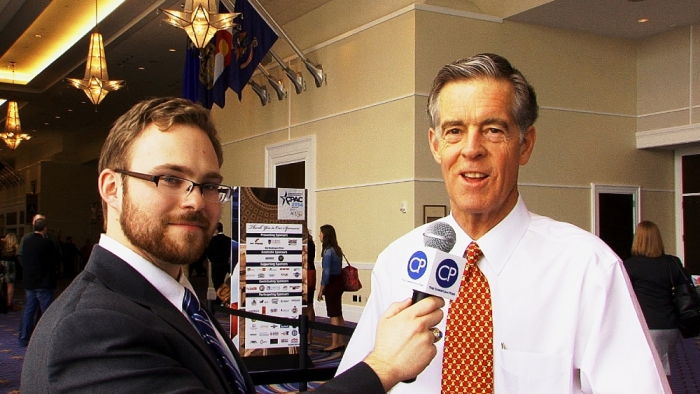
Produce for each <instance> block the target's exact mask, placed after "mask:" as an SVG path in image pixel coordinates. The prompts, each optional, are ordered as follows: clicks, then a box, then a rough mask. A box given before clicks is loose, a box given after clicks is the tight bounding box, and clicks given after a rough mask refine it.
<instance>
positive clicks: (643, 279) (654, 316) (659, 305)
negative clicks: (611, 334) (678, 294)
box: [625, 220, 688, 376]
mask: <svg viewBox="0 0 700 394" xmlns="http://www.w3.org/2000/svg"><path fill="white" fill-rule="evenodd" d="M681 267H682V265H681V261H680V259H679V258H678V257H676V256H673V255H669V254H664V243H663V240H662V239H661V232H660V231H659V227H658V226H657V225H656V224H655V223H654V222H651V221H648V220H642V221H641V222H639V224H637V228H636V230H635V232H634V240H633V241H632V257H630V258H629V259H627V260H625V269H626V270H627V275H629V277H630V281H631V282H632V287H633V288H634V293H635V294H636V295H637V300H638V301H639V305H640V306H641V307H642V313H643V314H644V320H646V322H647V326H648V327H649V333H650V334H651V339H652V340H653V341H654V346H656V351H657V352H658V353H659V357H660V358H661V363H662V364H663V366H664V372H666V375H667V376H668V375H671V368H670V366H669V363H668V359H669V357H670V356H671V355H672V354H673V351H674V350H675V348H676V342H678V338H679V337H680V333H679V331H678V324H677V323H676V315H675V312H674V306H673V287H674V284H676V283H678V284H680V283H687V282H688V280H687V276H686V275H685V274H684V273H683V271H682V268H681Z"/></svg>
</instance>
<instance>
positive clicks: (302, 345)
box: [299, 314, 309, 391]
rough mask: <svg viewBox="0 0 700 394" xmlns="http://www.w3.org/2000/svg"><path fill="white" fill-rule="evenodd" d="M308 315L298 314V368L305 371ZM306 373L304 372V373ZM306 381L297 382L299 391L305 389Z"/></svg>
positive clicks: (307, 347) (307, 351)
mask: <svg viewBox="0 0 700 394" xmlns="http://www.w3.org/2000/svg"><path fill="white" fill-rule="evenodd" d="M308 337H309V316H307V315H306V314H301V315H299V369H301V370H303V371H304V372H306V369H307V368H308V366H307V365H306V359H307V357H308V355H309V342H308V340H309V338H308ZM304 375H306V374H304ZM306 389H307V386H306V381H304V382H299V391H306Z"/></svg>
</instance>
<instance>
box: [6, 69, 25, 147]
mask: <svg viewBox="0 0 700 394" xmlns="http://www.w3.org/2000/svg"><path fill="white" fill-rule="evenodd" d="M11 64H12V83H13V84H14V83H15V63H14V62H13V63H11ZM0 138H1V139H2V140H3V141H5V143H6V144H7V146H8V147H9V148H10V149H12V150H15V149H17V147H18V146H19V144H20V142H22V141H25V140H28V139H30V138H32V136H31V135H29V134H24V133H22V126H21V125H20V123H19V107H18V106H17V102H16V101H8V102H7V118H5V132H4V133H0Z"/></svg>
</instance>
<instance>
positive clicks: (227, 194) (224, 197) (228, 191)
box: [113, 169, 233, 203]
mask: <svg viewBox="0 0 700 394" xmlns="http://www.w3.org/2000/svg"><path fill="white" fill-rule="evenodd" d="M113 171H114V172H116V173H118V174H122V175H127V176H130V177H134V178H137V179H141V180H144V181H149V182H153V183H154V184H155V185H156V190H161V192H164V193H165V194H167V195H170V196H176V195H177V194H172V193H167V192H165V190H166V189H163V188H159V187H158V182H160V180H161V179H162V178H171V179H177V180H179V181H183V182H188V183H189V184H190V186H189V187H188V188H187V190H186V191H185V194H184V195H185V196H189V195H190V193H192V191H193V190H194V188H195V187H197V186H199V191H200V192H201V193H202V198H204V199H205V200H206V201H210V202H220V203H222V202H228V201H230V200H231V196H232V195H233V188H232V187H231V186H226V185H222V184H219V183H209V182H205V183H197V182H195V181H193V180H190V179H186V178H180V177H179V176H174V175H151V174H143V173H140V172H134V171H129V170H119V169H115V170H113ZM204 186H215V187H216V188H217V190H218V192H219V193H218V196H219V198H218V199H217V200H216V201H213V200H210V199H207V198H205V196H204V188H203V187H204Z"/></svg>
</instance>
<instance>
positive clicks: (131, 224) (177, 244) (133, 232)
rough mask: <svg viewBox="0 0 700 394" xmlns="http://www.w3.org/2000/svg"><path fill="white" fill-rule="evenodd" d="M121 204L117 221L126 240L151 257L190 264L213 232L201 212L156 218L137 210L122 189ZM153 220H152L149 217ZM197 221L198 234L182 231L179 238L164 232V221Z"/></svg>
mask: <svg viewBox="0 0 700 394" xmlns="http://www.w3.org/2000/svg"><path fill="white" fill-rule="evenodd" d="M123 201H124V205H123V207H122V214H121V216H120V218H119V224H120V225H121V228H122V231H123V232H124V235H125V236H126V239H128V240H129V242H131V244H132V245H134V246H135V247H137V248H139V249H141V250H142V251H143V252H145V253H147V255H148V256H146V257H150V258H155V259H157V260H160V261H162V262H165V263H169V264H173V265H186V264H190V263H194V262H195V261H197V260H198V259H199V258H200V257H202V254H203V253H204V250H205V249H206V247H207V246H208V245H209V241H210V240H211V237H212V234H213V230H214V229H213V228H212V227H211V223H210V222H209V220H207V218H205V217H204V215H202V213H201V212H190V213H186V214H183V215H178V216H174V215H164V216H160V217H156V218H151V216H150V215H149V214H148V213H147V212H144V211H142V210H139V209H138V208H137V207H136V206H135V205H134V204H133V203H132V202H131V199H130V198H129V197H128V193H127V191H126V190H124V199H123ZM149 219H154V220H149ZM183 222H187V223H197V224H199V225H201V226H202V227H203V230H202V234H201V235H197V234H193V233H188V234H184V235H183V236H182V237H181V239H174V237H173V236H172V234H171V235H167V234H166V233H165V232H166V230H167V228H168V223H183Z"/></svg>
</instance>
